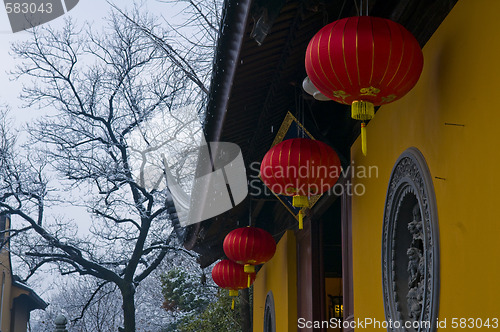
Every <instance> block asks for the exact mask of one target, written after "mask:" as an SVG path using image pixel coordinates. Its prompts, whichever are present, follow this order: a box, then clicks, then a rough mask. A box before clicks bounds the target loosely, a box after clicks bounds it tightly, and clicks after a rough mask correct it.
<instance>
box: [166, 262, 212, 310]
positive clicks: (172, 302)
mask: <svg viewBox="0 0 500 332" xmlns="http://www.w3.org/2000/svg"><path fill="white" fill-rule="evenodd" d="M161 282H162V294H163V297H164V299H165V302H164V303H163V308H164V309H165V310H167V311H181V312H185V313H191V312H194V313H201V312H203V310H204V309H205V308H206V307H207V305H208V304H209V303H210V299H209V297H210V295H209V293H208V291H207V289H206V287H203V285H202V284H201V282H200V280H198V279H197V278H196V277H195V276H192V275H189V274H188V273H186V272H184V271H182V270H180V269H178V268H174V269H172V270H170V271H169V272H167V273H166V274H164V275H163V276H162V277H161Z"/></svg>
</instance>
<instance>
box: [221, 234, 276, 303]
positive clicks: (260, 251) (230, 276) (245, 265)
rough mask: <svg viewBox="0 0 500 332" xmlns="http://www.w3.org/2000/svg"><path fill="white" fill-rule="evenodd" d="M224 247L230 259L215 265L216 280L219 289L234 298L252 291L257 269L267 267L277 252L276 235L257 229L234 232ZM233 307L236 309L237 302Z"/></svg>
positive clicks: (227, 238)
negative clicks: (258, 266) (239, 293)
mask: <svg viewBox="0 0 500 332" xmlns="http://www.w3.org/2000/svg"><path fill="white" fill-rule="evenodd" d="M223 247H224V252H225V254H226V256H227V257H228V258H229V259H225V260H222V261H220V262H219V263H217V264H216V265H215V267H214V268H213V270H212V278H213V280H214V282H215V283H216V284H217V285H218V286H219V287H221V288H224V289H228V290H229V295H230V296H237V295H238V290H240V289H244V288H247V287H250V286H251V285H252V283H253V282H254V281H255V265H260V264H264V263H265V262H267V261H268V260H270V259H271V258H272V257H273V256H274V253H275V251H276V243H275V241H274V239H273V237H272V235H271V234H269V233H268V232H266V231H265V230H263V229H260V228H256V227H242V228H237V229H235V230H233V231H231V232H230V233H229V234H228V235H227V236H226V238H225V239H224V244H223ZM231 307H232V308H233V309H234V300H233V303H232V306H231Z"/></svg>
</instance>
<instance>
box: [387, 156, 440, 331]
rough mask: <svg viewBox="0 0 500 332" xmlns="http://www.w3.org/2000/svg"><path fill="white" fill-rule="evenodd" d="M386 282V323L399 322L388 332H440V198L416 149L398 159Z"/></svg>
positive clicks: (390, 206) (390, 212) (390, 190)
mask: <svg viewBox="0 0 500 332" xmlns="http://www.w3.org/2000/svg"><path fill="white" fill-rule="evenodd" d="M382 281H383V295H384V309H385V316H386V319H387V321H392V322H395V323H394V324H393V325H392V328H391V327H389V328H388V330H389V331H418V332H423V331H436V320H437V315H438V307H439V228H438V217H437V208H436V198H435V195H434V187H433V185H432V178H431V175H430V172H429V169H428V167H427V164H426V162H425V159H424V157H423V156H422V154H421V153H420V151H418V150H417V149H416V148H410V149H408V150H406V151H405V152H403V154H402V155H401V156H400V157H399V159H398V160H397V162H396V164H395V165H394V168H393V170H392V174H391V178H390V181H389V186H388V188H387V197H386V201H385V211H384V226H383V239H382ZM396 322H399V323H396ZM408 322H409V323H408ZM405 324H409V325H411V327H406V326H405Z"/></svg>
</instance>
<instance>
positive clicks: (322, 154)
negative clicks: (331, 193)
mask: <svg viewBox="0 0 500 332" xmlns="http://www.w3.org/2000/svg"><path fill="white" fill-rule="evenodd" d="M340 174H341V166H340V160H339V157H338V155H337V153H336V152H335V151H334V150H333V149H332V148H331V147H330V146H328V145H327V144H325V143H323V142H321V141H316V140H312V139H308V138H292V139H288V140H285V141H283V142H281V143H279V144H276V145H275V146H274V147H272V148H271V150H269V151H268V152H267V153H266V155H265V156H264V159H263V160H262V164H261V166H260V176H261V178H262V181H264V184H265V185H266V186H267V187H268V188H269V189H271V191H272V192H274V193H275V194H278V195H285V196H293V206H295V207H300V208H302V209H303V208H306V207H308V206H309V197H310V196H314V195H321V194H323V193H325V192H326V191H328V190H330V189H331V188H332V187H333V186H334V185H335V183H336V182H337V180H338V178H339V176H340ZM302 209H301V210H300V212H299V229H302V227H303V226H302V219H303V211H302Z"/></svg>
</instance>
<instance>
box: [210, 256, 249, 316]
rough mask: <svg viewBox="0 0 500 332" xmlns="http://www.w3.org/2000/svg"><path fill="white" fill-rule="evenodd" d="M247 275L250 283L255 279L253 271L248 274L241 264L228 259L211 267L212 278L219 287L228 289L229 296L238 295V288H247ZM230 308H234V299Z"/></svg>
mask: <svg viewBox="0 0 500 332" xmlns="http://www.w3.org/2000/svg"><path fill="white" fill-rule="evenodd" d="M249 277H250V285H251V284H252V283H253V282H254V281H255V273H251V274H250V275H248V274H247V273H245V271H244V268H243V265H240V264H238V263H235V262H233V261H231V260H229V259H223V260H221V261H220V262H219V263H217V264H215V266H214V268H213V269H212V279H213V280H214V282H215V283H216V284H217V285H218V286H219V287H221V288H224V289H227V290H229V296H238V290H240V289H245V288H248V287H249V286H248V285H247V282H248V281H247V280H248V278H249ZM231 309H234V299H233V303H232V305H231Z"/></svg>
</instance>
